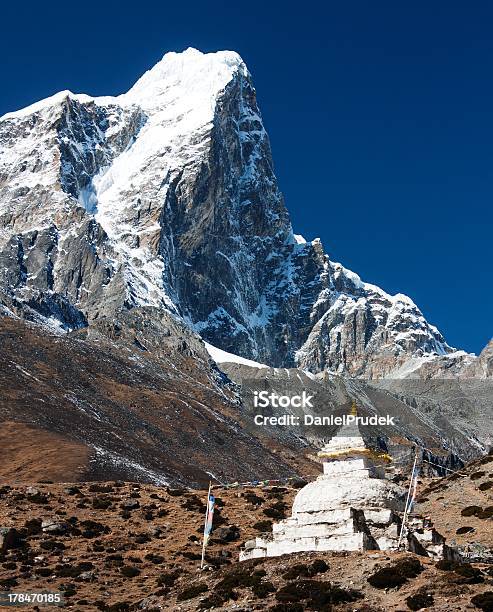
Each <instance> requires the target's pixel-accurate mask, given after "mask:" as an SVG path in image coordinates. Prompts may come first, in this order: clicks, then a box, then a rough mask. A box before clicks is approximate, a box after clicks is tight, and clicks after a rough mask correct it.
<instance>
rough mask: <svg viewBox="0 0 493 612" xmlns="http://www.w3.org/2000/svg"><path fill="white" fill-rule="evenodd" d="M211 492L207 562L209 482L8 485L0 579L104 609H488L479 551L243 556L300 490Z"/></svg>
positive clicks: (487, 575) (491, 590)
mask: <svg viewBox="0 0 493 612" xmlns="http://www.w3.org/2000/svg"><path fill="white" fill-rule="evenodd" d="M214 492H215V494H216V496H217V498H218V499H217V508H216V512H215V515H214V529H213V532H212V537H211V543H210V546H209V547H208V550H207V555H206V568H205V569H204V570H203V571H200V569H199V565H200V553H201V535H202V529H203V517H204V510H205V506H204V498H205V491H195V492H191V491H186V490H182V489H176V488H171V489H170V488H166V487H155V486H152V485H139V484H136V483H131V482H126V483H125V482H121V481H116V482H107V483H98V484H88V483H76V484H75V485H69V484H65V485H53V484H47V483H44V484H42V483H40V484H34V485H18V486H13V487H11V486H3V487H1V488H0V522H1V524H2V525H4V526H5V528H4V529H3V530H2V532H1V535H0V563H1V567H0V589H2V591H7V590H8V591H15V592H24V591H28V592H29V591H33V590H36V591H39V590H41V589H46V590H49V591H57V592H61V593H62V594H63V597H64V602H65V606H64V607H65V608H66V609H73V610H95V611H97V610H103V611H106V612H109V611H112V612H117V611H118V612H124V611H127V610H128V611H130V610H149V611H151V610H152V611H156V612H157V611H158V610H173V611H179V610H181V611H183V612H191V611H196V610H211V609H214V610H224V611H225V610H233V609H234V610H244V611H245V612H246V611H254V610H264V611H268V612H302V611H303V610H320V611H321V610H338V611H339V610H340V611H341V612H350V611H351V612H354V611H357V612H387V611H388V610H393V611H397V610H400V611H403V610H420V609H424V608H425V609H427V610H430V611H436V612H450V611H457V612H458V611H463V610H465V609H471V610H478V611H479V610H484V611H490V610H491V609H492V598H493V579H492V576H491V574H492V571H491V565H489V566H488V565H485V564H481V563H474V564H473V565H469V564H464V565H454V564H450V563H443V562H442V563H440V562H439V563H437V564H435V563H434V562H432V561H431V560H430V559H428V558H426V557H418V556H416V555H411V554H408V553H386V552H381V551H368V552H366V553H347V552H345V553H302V554H299V555H296V556H294V555H292V556H283V557H278V558H271V559H262V560H258V561H257V562H252V561H247V562H244V563H241V564H240V563H239V562H238V554H239V549H240V547H241V546H242V544H243V542H245V540H248V539H250V538H252V537H254V536H255V535H258V534H260V533H263V532H265V531H269V530H270V528H271V527H270V526H271V524H272V522H273V521H276V520H278V519H279V518H281V517H283V516H284V515H285V513H286V512H289V509H290V507H291V504H292V499H293V496H294V494H295V492H296V491H295V490H293V489H288V488H286V487H264V488H251V489H250V488H249V489H229V490H227V489H226V490H225V489H217V490H215V491H214ZM445 495H446V493H445ZM433 519H435V515H434V516H433ZM476 537H477V536H476V535H475V538H476ZM0 592H1V591H0ZM32 609H33V610H35V609H36V608H35V607H33V608H32Z"/></svg>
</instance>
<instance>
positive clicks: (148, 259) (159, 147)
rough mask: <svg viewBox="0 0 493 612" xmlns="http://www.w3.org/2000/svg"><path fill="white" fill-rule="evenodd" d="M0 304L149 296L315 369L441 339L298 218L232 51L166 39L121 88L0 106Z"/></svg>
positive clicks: (371, 369) (75, 321) (382, 358)
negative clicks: (296, 226)
mask: <svg viewBox="0 0 493 612" xmlns="http://www.w3.org/2000/svg"><path fill="white" fill-rule="evenodd" d="M0 303H3V304H4V306H5V307H6V308H8V309H9V310H10V311H12V312H17V313H18V314H20V315H22V316H26V317H28V318H38V319H40V320H44V321H47V320H50V321H58V322H59V324H60V325H61V326H62V327H64V328H73V327H77V326H82V325H86V324H88V323H89V324H90V323H91V321H93V320H95V319H97V318H100V317H102V316H105V315H111V314H112V313H114V312H116V311H118V310H119V309H122V308H132V307H133V306H136V305H151V306H156V307H159V308H164V309H166V310H168V311H171V312H172V313H174V314H175V315H176V316H180V317H181V318H182V319H183V320H184V321H186V322H187V323H188V324H189V325H190V326H191V327H193V328H194V329H195V330H197V331H198V332H199V333H201V334H202V336H203V337H204V338H205V339H206V340H207V341H208V342H210V344H212V345H213V346H216V347H218V348H219V349H221V350H223V351H227V352H229V353H233V354H235V355H239V356H241V357H244V358H247V359H254V360H255V361H257V362H261V363H265V364H269V365H274V366H292V365H295V364H299V365H301V366H302V367H303V368H304V369H306V370H311V371H318V370H323V369H326V368H329V369H331V370H340V371H346V372H349V373H351V374H353V375H370V376H371V375H382V374H385V373H387V372H389V371H391V370H392V369H395V368H402V366H403V364H404V362H405V361H406V359H409V358H411V357H412V358H415V359H417V358H421V357H423V356H427V355H435V354H436V355H448V354H451V353H452V352H453V349H452V348H451V347H449V346H448V345H447V343H446V342H445V340H444V338H443V337H442V336H441V334H440V333H439V332H438V330H437V329H436V328H435V327H433V326H432V325H430V324H428V322H427V321H426V319H425V318H424V317H423V315H422V313H421V312H420V311H419V309H418V308H417V306H416V305H415V304H414V303H413V301H412V300H411V299H410V298H408V297H407V296H405V295H402V294H397V295H395V296H390V295H388V294H387V293H386V292H384V291H383V290H381V289H379V288H378V287H376V286H374V285H371V284H369V283H364V282H363V281H361V279H360V278H359V276H358V275H357V274H354V273H353V272H351V271H349V270H347V269H346V268H344V267H343V266H342V265H341V264H337V263H332V262H331V261H330V260H329V258H328V256H327V255H326V254H325V252H324V248H323V246H322V243H321V242H320V240H318V239H316V240H313V241H311V242H307V241H306V240H305V239H304V238H303V237H302V236H299V235H297V234H294V233H293V229H292V227H291V223H290V220H289V215H288V212H287V210H286V208H285V206H284V201H283V197H282V194H281V193H280V191H279V187H278V185H277V181H276V177H275V175H274V171H273V162H272V157H271V151H270V145H269V139H268V136H267V133H266V131H265V129H264V125H263V121H262V117H261V114H260V110H259V109H258V106H257V102H256V96H255V89H254V87H253V84H252V80H251V76H250V74H249V72H248V70H247V68H246V66H245V64H244V63H243V61H242V59H241V58H240V56H239V55H238V54H236V53H234V52H231V51H219V52H217V53H201V52H200V51H197V50H196V49H187V50H186V51H184V52H182V53H167V54H166V55H164V57H163V58H162V59H161V60H160V61H159V62H158V63H157V64H156V65H155V66H154V67H153V68H151V69H150V70H149V71H147V72H146V73H145V74H144V75H143V76H142V77H141V78H140V79H138V80H137V82H136V83H135V85H134V86H133V87H131V88H130V89H129V91H128V92H127V93H124V94H121V95H119V96H104V97H91V96H86V95H84V94H72V93H71V92H68V91H64V92H60V93H59V94H56V95H55V96H51V97H50V98H48V99H46V100H43V101H41V102H38V103H36V104H34V105H31V106H30V107H27V108H26V109H23V110H21V111H17V112H14V113H8V114H7V115H4V116H3V117H2V118H1V119H0Z"/></svg>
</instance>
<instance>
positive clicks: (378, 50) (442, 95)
mask: <svg viewBox="0 0 493 612" xmlns="http://www.w3.org/2000/svg"><path fill="white" fill-rule="evenodd" d="M2 22H3V27H2V36H1V37H0V57H1V83H2V94H1V96H0V114H3V113H4V112H7V111H10V110H15V109H17V108H20V107H22V106H25V105H27V104H29V103H31V102H34V101H35V100H38V99H40V98H43V97H46V96H48V95H50V94H52V93H54V92H56V91H59V90H61V89H71V90H72V91H75V92H84V93H88V94H93V95H101V94H118V93H121V92H123V91H125V90H127V89H128V88H129V87H130V86H131V84H132V83H133V82H134V81H135V80H136V79H137V78H138V76H140V75H141V74H142V73H143V72H144V71H145V70H146V69H148V68H149V67H150V66H151V65H153V64H154V63H155V62H156V61H158V60H159V59H160V58H161V56H162V55H163V54H164V52H166V51H168V50H175V51H179V50H182V49H184V48H186V47H188V46H193V47H197V48H198V49H200V50H202V51H212V50H218V49H233V50H236V51H238V52H239V53H240V54H241V55H242V57H243V59H244V60H245V61H246V63H247V64H248V66H249V68H250V71H251V72H252V74H253V77H254V81H255V84H256V87H257V92H258V99H259V103H260V107H261V110H262V112H263V116H264V120H265V124H266V127H267V130H268V131H269V134H270V137H271V143H272V148H273V153H274V161H275V166H276V171H277V175H278V178H279V182H280V185H281V188H282V190H283V192H284V194H285V197H286V203H287V206H288V208H289V210H290V212H291V215H292V219H293V226H294V229H295V231H296V232H297V233H303V234H304V235H305V237H306V238H307V239H311V238H314V237H316V236H320V237H321V238H322V241H323V243H324V245H325V248H326V250H327V251H328V253H329V255H330V256H331V257H332V259H334V260H336V261H341V262H342V263H343V264H344V265H345V266H346V267H349V268H351V269H353V270H354V271H355V272H357V273H358V274H360V276H361V277H362V278H363V279H364V280H366V281H368V282H371V283H374V284H378V285H380V286H382V287H383V288H384V289H386V290H387V291H389V292H392V293H395V292H402V293H407V294H408V295H410V296H411V297H412V298H413V299H414V300H415V301H416V302H417V304H418V305H419V306H420V307H421V309H422V310H423V312H424V314H425V316H426V317H427V318H428V319H429V320H430V321H431V322H432V323H434V324H436V325H437V326H438V327H439V328H440V329H441V331H442V332H443V333H444V334H445V336H446V338H447V340H448V341H449V343H450V344H452V345H454V346H458V347H461V348H464V349H466V350H469V351H475V352H478V351H479V350H481V348H482V347H483V346H484V345H485V344H486V342H487V341H488V340H489V339H490V337H491V336H492V335H493V325H492V317H491V314H492V311H493V287H492V270H491V263H492V261H491V260H492V222H493V212H492V202H493V78H492V74H493V36H492V35H491V33H492V31H493V5H492V4H491V3H488V2H486V1H484V2H476V3H467V2H464V1H462V2H454V1H448V2H443V1H441V0H435V1H433V0H426V1H421V0H416V1H415V2H412V3H410V2H407V3H403V2H395V0H393V1H391V2H390V1H389V2H378V0H374V1H363V0H354V1H349V2H340V1H338V2H335V1H331V0H329V1H328V2H312V3H310V2H305V3H298V2H297V3H293V5H292V7H290V5H289V3H286V2H282V3H281V2H280V1H279V2H275V1H273V2H268V1H266V0H264V1H263V2H256V1H254V0H251V1H249V2H242V3H234V4H233V3H231V2H214V3H206V2H203V1H201V2H198V1H195V0H189V1H187V2H177V1H176V0H174V1H173V2H164V1H160V2H159V1H155V2H149V1H147V0H139V2H132V3H129V4H128V5H126V4H125V3H124V2H108V1H106V2H105V1H104V0H99V1H98V2H94V1H93V0H86V1H84V2H66V1H65V2H58V1H50V2H22V3H19V2H15V3H8V4H7V3H6V4H4V5H3V6H2Z"/></svg>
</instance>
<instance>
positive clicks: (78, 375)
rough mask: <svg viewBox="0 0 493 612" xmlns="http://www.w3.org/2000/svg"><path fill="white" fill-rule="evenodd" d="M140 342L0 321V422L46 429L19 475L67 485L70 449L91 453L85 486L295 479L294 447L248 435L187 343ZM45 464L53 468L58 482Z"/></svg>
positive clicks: (7, 467) (0, 469)
mask: <svg viewBox="0 0 493 612" xmlns="http://www.w3.org/2000/svg"><path fill="white" fill-rule="evenodd" d="M127 333H128V334H129V335H130V333H131V331H127ZM134 333H137V332H134ZM141 345H142V343H139V344H138V345H137V344H134V343H133V342H132V338H129V339H128V341H127V340H126V341H125V342H122V343H120V344H119V343H116V342H112V341H110V340H108V339H107V338H102V337H101V338H96V339H85V338H81V337H73V336H70V335H69V336H56V335H54V334H52V333H49V332H47V331H46V330H44V329H40V328H39V327H35V326H34V325H32V324H27V323H25V322H23V321H19V320H14V319H9V318H7V317H0V422H1V423H3V424H5V423H7V422H16V423H21V424H24V425H25V426H27V427H30V428H34V429H36V430H41V431H43V432H48V434H46V433H45V434H43V435H40V437H39V454H38V456H37V457H36V454H35V452H34V453H31V457H32V460H33V461H32V462H31V463H32V465H31V466H30V467H29V468H27V467H26V466H24V468H23V472H22V473H24V474H25V475H26V476H27V477H31V476H33V475H34V474H36V475H37V477H42V478H43V479H55V480H65V481H69V480H73V479H74V478H75V474H74V472H73V465H72V463H73V462H72V461H69V462H68V463H67V461H66V452H65V449H66V448H69V447H70V446H72V447H73V448H74V450H75V449H76V448H77V449H80V448H81V446H84V447H90V448H91V453H87V454H85V459H84V457H82V455H80V453H79V452H78V451H77V454H78V458H80V460H81V461H82V463H83V464H84V463H85V467H84V470H83V471H82V473H81V475H80V478H81V479H82V478H85V479H86V480H89V479H90V480H92V479H95V480H98V479H102V480H104V479H109V478H126V479H128V480H134V481H147V482H149V481H151V482H152V481H154V482H156V481H158V482H160V481H162V480H165V481H168V482H171V483H173V482H174V483H185V484H189V485H191V486H200V485H203V484H205V483H206V482H208V480H209V474H208V472H209V471H210V472H212V473H214V474H215V475H216V476H217V477H218V478H221V479H223V480H225V481H234V480H237V479H241V480H249V479H251V478H262V479H264V478H274V477H276V476H288V475H292V474H293V472H294V471H295V470H296V466H297V464H298V463H299V462H300V461H301V463H303V456H302V455H301V454H300V456H298V454H297V453H296V452H293V450H292V449H290V448H288V447H286V446H282V445H279V444H277V445H275V444H274V443H272V445H271V448H267V445H266V442H265V441H264V442H260V441H259V440H258V439H256V438H255V437H253V436H252V435H251V434H248V433H247V432H246V431H245V429H244V428H243V426H242V424H241V420H240V414H241V410H240V409H239V406H238V404H237V403H236V401H235V397H234V394H233V393H232V391H231V390H230V389H228V387H227V386H224V384H223V383H222V382H221V381H220V380H219V379H218V376H219V374H218V373H217V372H214V370H213V368H212V366H211V364H210V363H208V362H207V361H204V360H203V359H201V358H200V356H199V357H198V358H197V357H194V356H192V355H190V353H189V351H188V348H187V345H186V343H185V347H184V349H183V351H182V352H180V351H174V352H173V351H172V350H171V349H170V350H169V351H168V352H166V350H165V349H166V347H164V353H165V354H164V355H162V356H159V357H156V356H155V355H154V353H153V352H152V351H148V350H144V349H142V348H139V346H141ZM11 427H12V426H11ZM52 434H53V435H57V436H59V438H58V439H60V440H63V441H64V443H63V444H61V445H60V447H59V450H60V452H59V453H58V456H56V452H55V451H56V449H55V448H54V447H53V445H51V446H50V452H49V457H48V455H47V453H46V449H45V446H43V445H44V444H45V442H44V441H46V439H47V438H46V436H47V435H52ZM16 440H18V442H19V448H18V449H17V450H16V449H15V448H12V449H11V453H21V452H22V448H24V445H25V444H26V442H25V441H23V440H22V436H21V435H20V436H17V437H16ZM12 443H14V440H13V441H12ZM78 462H79V459H77V461H76V463H77V464H78ZM305 463H306V464H308V461H305ZM48 464H50V465H51V466H53V465H55V464H58V472H57V473H56V475H55V474H54V472H53V467H51V468H49V469H48ZM42 466H47V469H46V471H45V472H44V473H43V467H42ZM65 466H66V467H67V469H66V471H65V470H64V467H65ZM12 469H14V470H15V466H12V463H11V461H10V459H9V458H8V457H6V456H4V458H3V460H1V463H0V477H1V476H3V477H8V478H9V479H10V478H12V477H15V471H14V472H12ZM21 475H22V474H21V472H19V477H21ZM54 476H56V477H54ZM156 479H159V480H156Z"/></svg>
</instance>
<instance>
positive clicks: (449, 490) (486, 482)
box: [416, 455, 493, 550]
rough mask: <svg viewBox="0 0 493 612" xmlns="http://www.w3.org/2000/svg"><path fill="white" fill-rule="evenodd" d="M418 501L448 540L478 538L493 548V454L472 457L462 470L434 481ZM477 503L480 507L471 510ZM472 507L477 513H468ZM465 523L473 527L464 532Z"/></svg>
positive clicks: (484, 544)
mask: <svg viewBox="0 0 493 612" xmlns="http://www.w3.org/2000/svg"><path fill="white" fill-rule="evenodd" d="M418 501H420V503H418V504H417V507H416V510H417V511H418V512H420V513H421V514H424V515H426V514H430V515H431V516H432V517H433V520H434V523H435V527H436V528H437V530H438V531H439V532H440V533H443V535H445V536H446V537H447V540H448V541H449V542H451V541H453V540H455V541H456V542H457V544H459V545H466V544H471V543H473V542H477V543H478V544H480V545H481V546H483V547H485V548H487V549H492V550H493V518H492V517H493V455H487V456H485V457H482V458H481V459H478V460H476V461H472V462H471V463H469V464H467V465H466V466H465V467H464V468H463V469H461V470H460V473H459V474H453V475H450V476H448V477H447V478H443V479H440V480H436V481H433V482H432V483H431V484H430V485H429V486H428V487H426V488H425V489H423V491H422V492H421V493H420V496H419V498H418ZM474 506H476V507H477V508H476V509H475V510H472V509H473V507H474ZM468 509H469V510H468ZM471 511H474V514H469V513H470V512H471ZM464 514H465V515H466V516H464ZM468 514H469V515H468ZM465 527H471V528H472V531H468V532H467V533H461V531H463V529H464V528H465ZM458 530H459V533H457V531H458Z"/></svg>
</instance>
